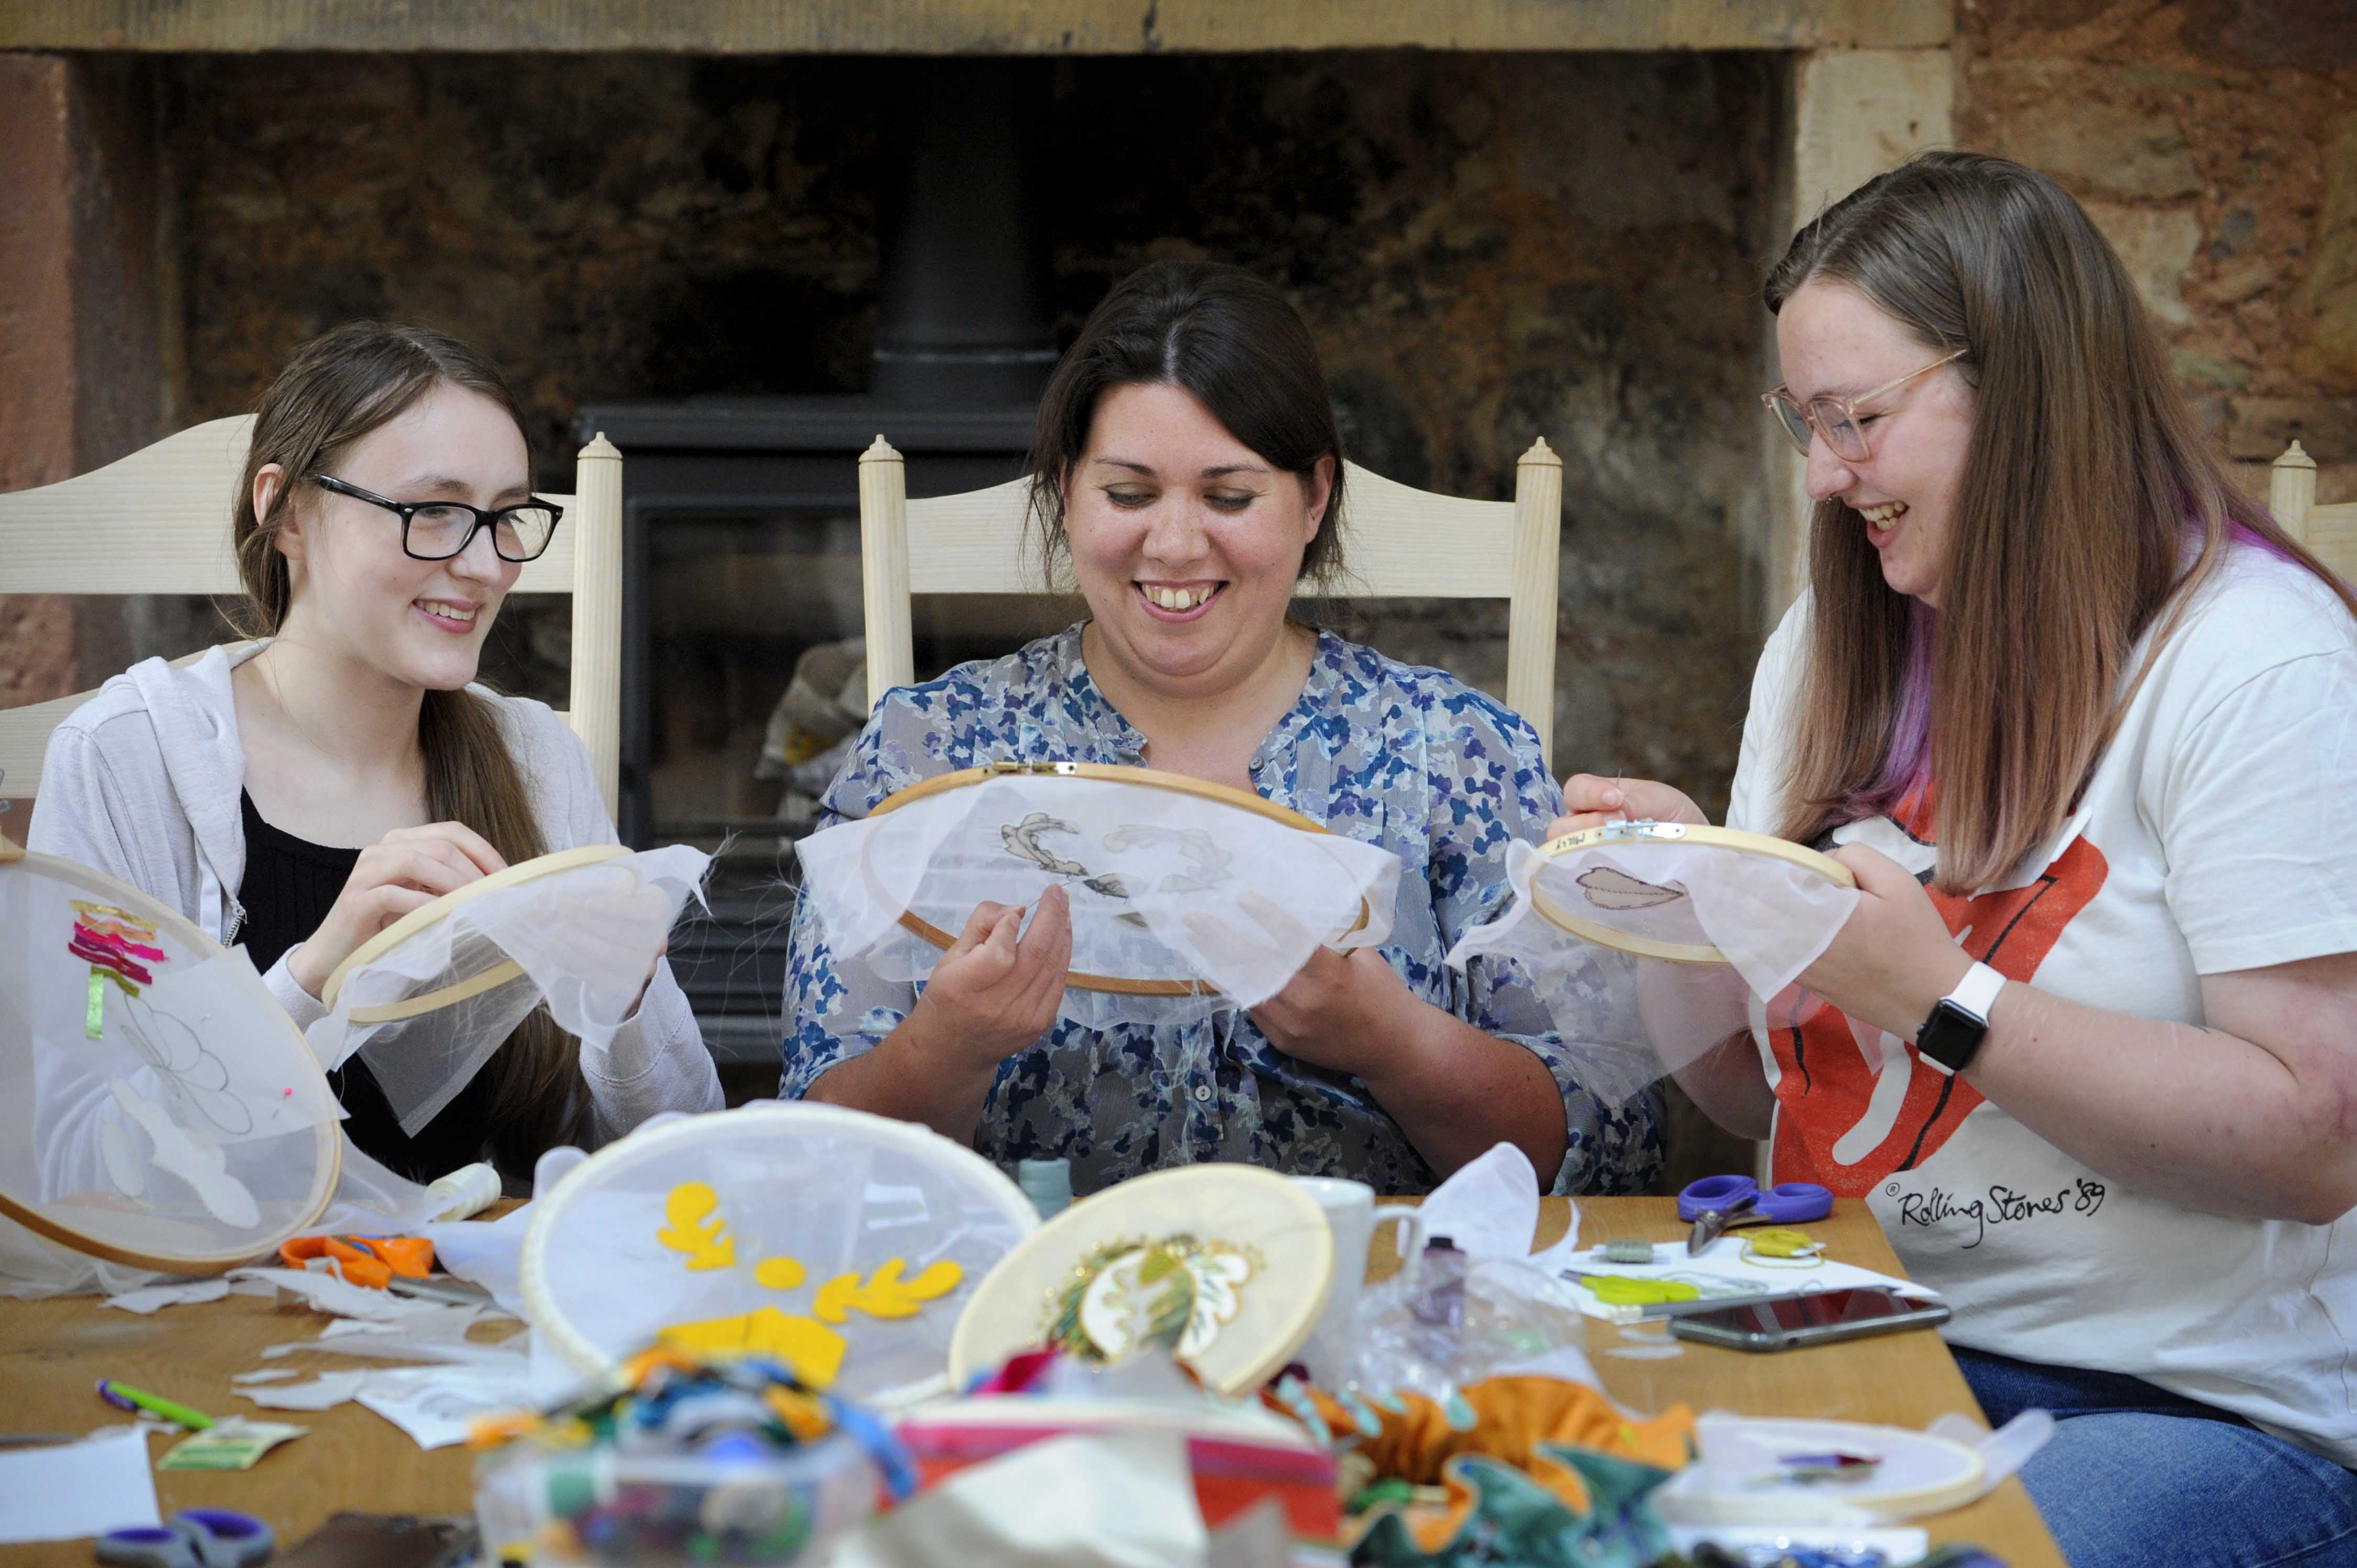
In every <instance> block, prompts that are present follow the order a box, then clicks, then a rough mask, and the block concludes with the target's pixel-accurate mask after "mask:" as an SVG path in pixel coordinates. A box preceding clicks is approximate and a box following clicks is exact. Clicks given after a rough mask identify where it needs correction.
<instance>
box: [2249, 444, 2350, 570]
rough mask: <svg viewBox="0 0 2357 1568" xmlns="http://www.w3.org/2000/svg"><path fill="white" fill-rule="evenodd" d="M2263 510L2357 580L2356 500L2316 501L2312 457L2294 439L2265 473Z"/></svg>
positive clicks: (2297, 537) (2326, 559)
mask: <svg viewBox="0 0 2357 1568" xmlns="http://www.w3.org/2000/svg"><path fill="white" fill-rule="evenodd" d="M2267 510H2269V511H2272V512H2274V513H2275V514H2276V521H2277V522H2279V523H2281V524H2283V526H2284V532H2287V533H2289V534H2290V535H2291V536H2292V537H2293V538H2294V539H2297V540H2298V541H2299V542H2301V543H2302V544H2305V545H2307V546H2308V547H2309V549H2310V550H2312V551H2314V552H2315V553H2317V555H2318V556H2319V557H2320V558H2321V559H2322V560H2323V562H2324V564H2326V565H2328V566H2330V567H2331V568H2332V569H2333V570H2334V571H2336V572H2338V573H2340V574H2341V575H2342V576H2343V577H2346V578H2348V579H2350V580H2351V581H2352V582H2357V501H2341V502H2340V503H2338V504H2336V505H2333V506H2319V505H2317V504H2316V459H2315V458H2313V457H2311V456H2309V455H2308V454H2307V453H2306V452H2304V451H2302V450H2301V449H2300V445H2299V443H2298V442H2297V441H2295V442H2293V443H2292V444H2291V445H2290V446H2287V447H2285V448H2284V455H2283V456H2280V457H2278V458H2276V466H2275V472H2274V473H2273V474H2271V475H2269V476H2268V485H2267Z"/></svg>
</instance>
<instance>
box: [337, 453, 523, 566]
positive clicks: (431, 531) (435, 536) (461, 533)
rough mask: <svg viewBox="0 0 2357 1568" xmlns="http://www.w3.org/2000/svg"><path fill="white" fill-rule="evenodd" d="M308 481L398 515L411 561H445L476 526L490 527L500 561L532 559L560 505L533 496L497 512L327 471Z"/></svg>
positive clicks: (466, 542) (472, 537) (470, 537)
mask: <svg viewBox="0 0 2357 1568" xmlns="http://www.w3.org/2000/svg"><path fill="white" fill-rule="evenodd" d="M311 482H312V483H313V484H315V485H317V486H318V487H319V488H320V489H323V490H331V491H333V492H334V493H335V494H337V495H339V496H350V497H351V498H352V499H354V500H356V501H366V502H368V503H369V505H371V506H381V507H382V508H384V510H387V511H389V512H394V513H397V514H398V515H399V516H400V518H401V548H402V550H403V551H404V553H406V554H408V555H409V556H410V557H411V558H412V559H413V560H418V561H447V560H449V559H450V558H451V557H452V556H454V555H457V554H458V553H461V552H462V551H464V550H465V549H466V548H467V546H468V545H469V544H472V543H473V542H475V534H476V533H477V532H478V531H479V530H482V529H486V528H488V529H490V531H491V549H492V551H493V553H496V554H497V555H498V556H499V558H500V560H502V561H518V562H522V561H537V560H539V559H540V557H541V554H542V553H543V552H544V551H546V550H547V548H548V542H549V541H550V540H552V539H554V538H555V537H556V520H557V519H559V518H561V517H563V516H564V515H565V509H564V508H563V507H561V506H558V505H557V504H556V503H555V502H554V501H544V500H543V499H540V498H539V497H538V496H534V497H533V498H532V499H530V500H528V501H526V502H524V503H523V504H522V506H503V507H501V508H500V509H499V510H497V511H485V510H483V509H482V508H480V507H473V506H468V505H467V504H466V503H465V502H463V501H393V500H387V499H384V497H382V496H381V495H377V494H375V493H374V492H372V491H370V490H364V489H361V488H360V487H359V486H358V485H354V484H347V483H346V482H345V481H343V480H342V479H339V478H336V477H335V476H334V475H332V474H314V475H312V476H311Z"/></svg>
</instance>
